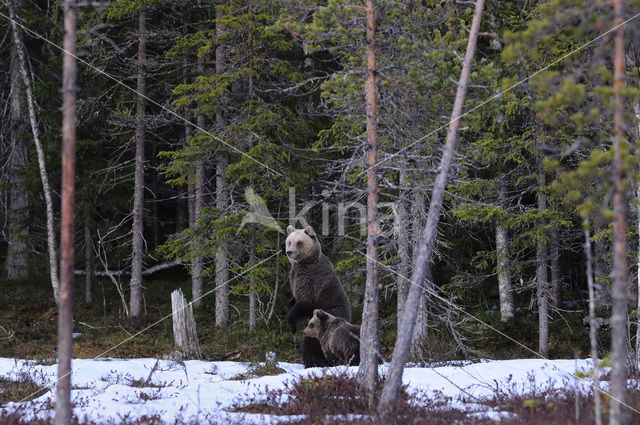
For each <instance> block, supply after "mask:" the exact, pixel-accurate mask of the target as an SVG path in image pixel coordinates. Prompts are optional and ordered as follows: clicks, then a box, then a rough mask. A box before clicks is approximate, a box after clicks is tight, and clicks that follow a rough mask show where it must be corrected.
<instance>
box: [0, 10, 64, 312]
mask: <svg viewBox="0 0 640 425" xmlns="http://www.w3.org/2000/svg"><path fill="white" fill-rule="evenodd" d="M6 4H7V8H8V9H9V17H10V18H11V30H12V33H13V43H14V45H15V47H16V50H17V52H18V59H19V66H20V75H21V76H22V81H23V83H24V90H25V94H26V96H27V108H28V110H29V122H30V124H31V132H32V134H33V142H34V144H35V145H36V153H37V156H38V170H39V171H40V180H41V181H42V192H43V194H44V202H45V207H46V212H47V249H48V251H49V275H50V276H51V286H52V288H53V296H54V298H55V300H56V303H57V304H59V302H60V280H59V278H58V252H57V247H56V230H55V223H54V216H53V201H52V199H51V187H50V186H49V178H48V177H47V167H46V165H45V164H46V161H45V156H44V150H43V149H42V143H40V132H39V130H38V122H37V120H36V108H35V103H34V101H33V92H32V90H31V79H30V78H29V73H28V72H27V55H26V53H25V49H24V43H23V42H22V37H21V36H20V32H19V31H18V26H17V24H16V15H15V10H14V8H13V0H8V1H7V3H6Z"/></svg>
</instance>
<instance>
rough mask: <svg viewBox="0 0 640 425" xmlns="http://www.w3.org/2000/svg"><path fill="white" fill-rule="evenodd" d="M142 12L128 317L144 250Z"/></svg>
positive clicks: (135, 307)
mask: <svg viewBox="0 0 640 425" xmlns="http://www.w3.org/2000/svg"><path fill="white" fill-rule="evenodd" d="M146 16H147V15H146V12H145V11H144V10H141V11H140V14H139V15H138V37H139V38H138V84H137V88H136V89H137V91H138V93H140V94H139V95H138V104H137V114H136V157H135V162H136V168H135V177H134V189H133V226H132V229H131V231H132V233H133V240H132V243H131V247H132V252H131V283H130V288H131V298H130V302H129V315H130V316H131V317H139V316H140V314H141V313H142V253H143V250H144V233H143V232H144V160H145V158H144V144H145V140H144V139H145V132H144V118H145V110H144V107H145V104H144V103H145V102H144V97H143V96H146V94H147V93H146V92H147V90H146V77H145V69H144V66H145V60H146V42H147V40H146V34H145V32H146V28H145V26H146V20H147V17H146Z"/></svg>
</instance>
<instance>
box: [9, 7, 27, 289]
mask: <svg viewBox="0 0 640 425" xmlns="http://www.w3.org/2000/svg"><path fill="white" fill-rule="evenodd" d="M16 8H18V9H19V8H20V2H17V4H16ZM10 78H11V93H10V96H9V97H10V102H11V110H10V119H11V139H10V142H11V148H10V149H11V151H10V153H9V170H8V183H9V184H8V186H9V187H8V192H9V210H8V230H9V234H8V236H9V237H8V240H7V242H8V246H7V260H6V269H7V279H9V280H24V279H27V278H28V277H29V269H28V266H27V258H28V253H29V247H28V246H27V243H26V237H27V235H28V234H29V226H28V222H29V210H28V208H29V201H28V199H29V198H28V196H27V195H28V193H27V191H26V190H25V186H24V184H25V178H24V175H23V174H22V169H23V168H24V166H25V165H26V164H27V162H28V158H27V146H26V140H25V139H26V134H27V132H28V130H27V128H26V127H27V122H26V120H25V118H24V115H23V113H24V110H25V102H24V93H23V91H24V83H23V82H22V79H21V78H20V58H19V57H18V49H17V48H16V43H14V45H13V46H12V48H11V64H10Z"/></svg>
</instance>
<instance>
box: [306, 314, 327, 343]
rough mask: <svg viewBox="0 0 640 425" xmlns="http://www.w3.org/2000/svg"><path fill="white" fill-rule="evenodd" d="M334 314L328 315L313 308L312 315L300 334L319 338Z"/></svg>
mask: <svg viewBox="0 0 640 425" xmlns="http://www.w3.org/2000/svg"><path fill="white" fill-rule="evenodd" d="M333 317H334V316H332V315H330V314H329V313H327V312H326V311H324V310H320V309H315V310H313V317H312V318H311V320H309V324H308V325H307V327H306V328H304V330H303V331H302V335H304V336H308V337H310V338H317V339H320V337H322V334H323V333H324V332H325V330H326V329H327V325H328V324H329V322H330V321H331V319H332V318H333Z"/></svg>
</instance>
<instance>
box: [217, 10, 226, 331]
mask: <svg viewBox="0 0 640 425" xmlns="http://www.w3.org/2000/svg"><path fill="white" fill-rule="evenodd" d="M223 18H224V11H223V10H222V9H216V34H217V35H219V36H222V35H224V28H223V27H222V24H221V20H222V19H223ZM224 72H225V67H224V45H223V44H219V45H218V47H216V75H222V74H224ZM216 124H217V126H218V128H219V129H220V130H222V129H223V128H225V127H226V126H227V121H226V119H225V117H224V116H223V115H222V113H217V114H216ZM228 192H229V182H228V181H227V159H226V157H225V153H224V152H223V151H221V152H220V153H219V155H218V163H217V164H216V208H218V211H219V212H220V214H226V210H227V208H228V207H229V193H228ZM227 245H228V242H227V241H226V240H225V239H223V238H222V239H220V241H219V242H218V250H217V252H216V260H215V261H216V326H218V327H227V326H228V325H229V258H228V256H229V253H228V246H227Z"/></svg>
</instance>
